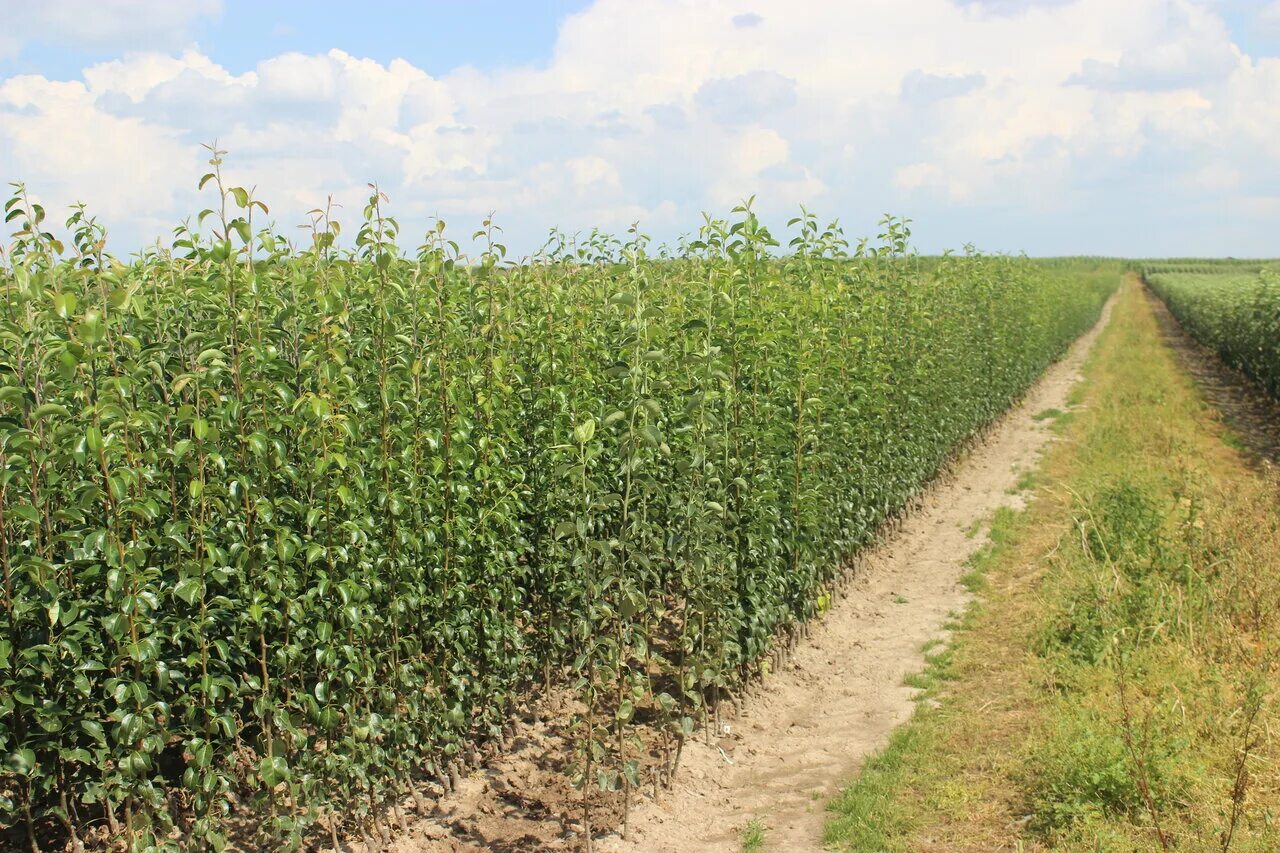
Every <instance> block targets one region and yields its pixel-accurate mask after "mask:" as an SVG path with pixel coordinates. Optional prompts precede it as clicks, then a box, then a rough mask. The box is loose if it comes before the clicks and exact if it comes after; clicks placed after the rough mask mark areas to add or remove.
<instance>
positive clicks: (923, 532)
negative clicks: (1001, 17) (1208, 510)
mask: <svg viewBox="0 0 1280 853" xmlns="http://www.w3.org/2000/svg"><path fill="white" fill-rule="evenodd" d="M1110 309H1111V305H1110V304H1108V306H1107V308H1106V310H1105V311H1104V314H1103V318H1102V320H1100V321H1099V323H1098V325H1097V326H1096V327H1095V328H1094V329H1092V330H1091V331H1089V332H1088V333H1087V334H1085V335H1084V336H1083V337H1082V338H1081V339H1080V340H1079V341H1077V342H1076V343H1075V344H1074V345H1073V346H1072V348H1071V350H1070V352H1069V353H1068V354H1067V356H1066V357H1065V358H1063V359H1062V360H1061V361H1059V362H1058V363H1057V364H1055V365H1053V366H1052V367H1050V368H1049V370H1048V371H1047V372H1046V373H1045V375H1044V377H1043V378H1042V379H1041V380H1040V381H1039V382H1038V383H1037V384H1036V385H1035V387H1034V388H1032V390H1031V391H1030V393H1028V395H1027V396H1026V398H1025V399H1024V400H1023V401H1022V403H1021V404H1020V405H1019V406H1017V408H1015V409H1014V410H1013V411H1011V412H1010V413H1009V414H1007V415H1006V416H1005V417H1004V418H1003V419H1002V420H1001V421H1000V422H999V423H998V424H997V425H996V426H995V427H993V429H992V430H991V432H990V433H989V434H988V436H987V438H986V440H985V441H983V442H982V443H981V444H980V445H978V446H977V447H975V448H974V449H973V450H972V451H971V452H970V453H969V454H968V455H967V456H966V457H965V458H963V459H961V460H960V461H959V462H958V463H956V465H955V466H954V467H953V470H952V471H951V472H950V474H949V476H947V477H945V478H944V479H943V480H941V481H940V482H939V483H938V484H937V485H935V486H934V487H933V488H931V489H930V490H929V491H928V494H927V495H926V496H925V499H924V505H923V507H922V508H920V509H919V510H918V511H916V512H915V513H914V514H913V515H911V516H910V517H909V518H908V519H907V520H906V522H905V523H904V524H903V526H902V528H901V530H899V531H898V532H897V533H896V534H895V535H892V536H890V537H889V539H888V540H887V541H886V542H885V543H884V544H883V545H881V546H879V547H878V548H875V549H873V551H872V552H870V553H869V554H867V555H866V556H865V557H864V559H863V565H862V569H861V570H860V572H859V577H858V579H857V580H855V581H854V583H853V584H852V585H851V586H850V588H849V589H848V590H847V591H846V593H847V594H846V596H845V597H844V598H843V599H841V600H840V601H839V602H838V603H836V604H835V605H834V606H833V607H832V609H831V611H830V612H828V613H827V614H826V616H825V617H824V618H823V619H822V620H821V621H820V622H819V623H818V624H817V625H815V626H814V628H813V631H812V633H811V634H810V636H809V638H808V639H807V640H806V641H804V642H802V643H801V645H800V646H799V647H798V648H797V650H796V652H795V654H794V655H793V656H792V658H791V660H790V661H789V662H788V664H787V665H786V666H785V667H783V669H782V670H781V671H780V672H778V673H776V674H774V675H773V676H771V677H770V678H769V679H768V680H767V681H766V683H765V684H764V685H763V687H762V688H760V689H759V690H757V691H756V693H755V695H754V696H753V697H750V698H748V699H747V700H746V701H745V702H744V704H743V707H742V710H741V712H740V716H739V718H738V719H737V720H735V721H732V722H731V724H730V732H729V733H728V734H727V735H725V736H724V737H722V738H721V739H720V740H719V742H718V743H716V744H713V745H707V744H706V743H705V742H703V741H701V740H699V741H697V742H696V743H694V744H691V745H690V746H687V747H686V757H685V760H684V761H683V762H682V765H681V768H680V772H679V773H678V774H677V778H676V781H675V784H674V786H673V788H672V789H671V790H670V791H668V792H664V793H663V795H662V797H661V800H660V801H658V802H654V801H653V800H646V801H645V802H644V803H642V804H641V805H639V807H638V808H637V809H636V813H635V815H634V816H633V821H632V838H631V840H630V841H627V842H624V841H622V840H621V839H619V838H617V837H616V836H615V837H612V838H609V839H605V840H603V841H601V842H600V843H599V844H597V849H599V850H604V851H631V850H645V851H718V850H724V851H737V850H739V849H741V834H742V829H743V827H744V826H745V825H746V824H747V823H748V821H750V820H752V819H758V820H760V821H761V822H762V823H763V824H764V827H765V830H766V837H767V841H766V845H765V847H766V849H771V850H787V851H801V850H819V849H821V846H820V845H821V837H822V827H823V823H824V816H825V812H824V804H825V802H826V801H827V800H828V799H829V798H830V797H831V796H832V795H834V794H835V793H836V792H837V791H838V790H839V787H840V785H841V784H842V783H844V782H847V781H848V780H849V778H850V776H852V774H853V773H854V772H855V771H856V770H857V768H858V766H859V765H860V764H861V763H862V761H863V760H864V759H865V758H866V757H867V756H868V755H869V754H871V753H872V752H874V751H875V750H877V749H879V748H880V747H882V746H884V745H885V743H886V742H887V740H888V737H889V734H890V732H891V731H892V730H893V728H894V727H895V726H897V725H899V724H900V723H902V722H904V721H905V720H906V719H907V718H908V717H909V716H910V715H911V712H912V708H913V704H912V699H913V696H914V695H915V693H916V691H915V690H914V689H912V688H910V687H906V686H904V685H903V679H904V678H905V677H906V676H907V675H909V674H911V673H915V672H919V671H920V670H921V669H922V668H923V666H924V653H923V651H922V647H923V646H924V645H925V644H926V643H927V642H928V641H930V640H932V639H935V638H939V637H942V636H943V635H944V625H945V623H946V622H947V620H948V617H949V616H950V615H951V614H953V613H956V612H957V611H959V610H960V609H961V608H962V607H963V606H964V605H965V603H966V602H967V601H968V599H969V594H968V593H967V591H966V590H965V588H964V587H963V586H962V585H961V584H960V578H961V576H962V575H963V574H964V572H965V570H966V566H965V564H966V561H967V560H968V558H969V557H970V556H971V555H972V554H973V552H974V551H976V550H977V549H978V548H979V547H980V546H981V545H982V544H983V543H984V541H985V538H986V537H985V531H984V532H982V533H980V534H978V535H972V531H973V530H974V528H975V526H977V525H980V524H982V523H983V522H984V521H985V520H987V519H989V518H990V516H991V515H992V514H993V513H994V511H995V510H996V509H997V508H998V507H1005V506H1007V507H1018V506H1020V505H1021V504H1022V498H1021V496H1020V495H1018V494H1017V491H1018V482H1019V479H1020V477H1021V475H1022V474H1023V473H1024V472H1026V471H1028V470H1030V469H1032V468H1033V466H1034V465H1035V464H1036V461H1037V457H1038V456H1039V454H1040V452H1041V450H1042V449H1043V448H1044V446H1045V445H1046V444H1047V443H1048V442H1050V441H1051V440H1052V439H1053V435H1054V434H1053V432H1052V431H1051V430H1050V428H1049V425H1050V423H1051V420H1050V419H1043V420H1037V419H1036V418H1035V415H1036V414H1037V413H1040V412H1043V411H1045V410H1046V409H1061V410H1066V409H1067V399H1068V394H1069V392H1070V390H1071V388H1072V386H1073V385H1074V384H1075V383H1076V381H1077V380H1078V379H1079V376H1080V369H1081V367H1082V365H1083V363H1084V360H1085V357H1086V356H1087V355H1088V352H1089V350H1090V348H1091V346H1092V345H1093V342H1094V340H1096V338H1097V336H1098V334H1099V332H1100V331H1101V329H1102V327H1103V326H1104V325H1105V323H1106V320H1107V318H1108V317H1109V315H1110Z"/></svg>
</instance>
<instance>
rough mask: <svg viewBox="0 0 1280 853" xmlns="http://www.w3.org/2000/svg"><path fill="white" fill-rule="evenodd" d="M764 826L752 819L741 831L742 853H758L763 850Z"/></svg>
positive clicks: (757, 819) (756, 819) (757, 820)
mask: <svg viewBox="0 0 1280 853" xmlns="http://www.w3.org/2000/svg"><path fill="white" fill-rule="evenodd" d="M764 841H765V832H764V824H763V823H761V822H760V819H759V818H753V819H752V820H751V822H750V823H748V824H747V825H746V827H744V828H743V830H742V853H760V851H761V850H764Z"/></svg>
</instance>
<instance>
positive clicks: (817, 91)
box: [0, 0, 1280, 253]
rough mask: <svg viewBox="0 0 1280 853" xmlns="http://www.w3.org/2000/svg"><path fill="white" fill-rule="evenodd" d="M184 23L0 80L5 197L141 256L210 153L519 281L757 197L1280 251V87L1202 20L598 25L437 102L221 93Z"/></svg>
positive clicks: (352, 81)
mask: <svg viewBox="0 0 1280 853" xmlns="http://www.w3.org/2000/svg"><path fill="white" fill-rule="evenodd" d="M110 2H112V3H124V2H126V0H110ZM133 2H143V0H133ZM54 5H55V6H56V5H58V4H54ZM162 5H166V6H167V5H169V4H162ZM173 5H174V6H180V5H181V6H183V8H184V12H183V15H185V17H183V15H179V14H178V12H169V13H167V14H170V15H171V16H172V17H171V23H170V24H168V25H166V27H167V30H166V32H170V33H176V34H177V35H176V36H174V38H175V39H177V42H175V46H173V47H171V48H167V49H164V50H144V51H140V52H133V53H122V54H121V55H120V56H119V57H118V58H116V59H113V60H112V61H109V62H104V63H100V64H97V65H94V66H92V67H89V68H86V69H85V70H84V71H83V73H82V74H81V75H80V77H79V79H76V80H72V81H62V82H59V81H52V80H47V79H44V78H42V77H38V76H27V77H14V78H11V79H9V80H4V81H0V164H3V167H4V168H5V171H8V172H11V173H12V176H13V177H22V178H25V179H26V180H27V181H28V182H29V183H30V184H32V186H33V187H34V188H35V189H37V190H38V191H40V192H41V193H42V194H43V195H44V196H46V197H47V199H48V200H50V201H56V202H65V201H70V200H73V199H76V198H84V200H86V201H88V202H90V204H91V205H92V206H94V207H96V208H97V209H99V210H101V211H102V212H104V213H110V215H111V216H112V217H113V218H115V219H117V220H118V225H120V228H119V229H118V236H120V233H119V232H123V236H124V237H125V238H126V239H134V240H137V241H142V240H145V239H148V238H150V237H152V236H154V234H155V233H160V232H162V231H163V230H164V228H163V227H162V226H163V225H166V224H168V223H171V222H173V221H176V219H177V218H179V216H181V215H182V214H184V213H186V212H189V211H191V210H194V209H198V207H199V206H202V205H201V204H200V202H199V201H198V199H196V198H195V195H194V187H193V182H194V179H195V178H196V177H198V175H199V173H200V171H201V168H200V163H199V160H200V152H199V148H198V143H199V142H202V141H208V140H211V139H213V138H214V137H217V138H218V139H219V141H220V144H221V145H222V147H225V148H228V149H230V150H231V152H232V153H231V157H230V159H229V166H228V168H229V169H230V170H231V172H232V174H233V179H234V180H236V181H238V182H242V183H244V184H246V185H253V184H256V185H257V186H258V191H259V194H260V195H261V196H262V197H264V198H266V199H267V200H268V201H269V202H273V204H272V211H273V215H275V216H276V217H277V218H278V220H279V221H280V223H281V225H282V226H288V225H292V224H295V223H296V222H297V221H300V219H301V216H302V213H303V212H304V211H305V210H307V209H309V208H310V207H313V206H315V205H316V204H318V203H321V202H323V200H324V198H325V196H326V195H327V194H329V193H333V194H335V196H336V197H337V198H338V199H339V201H342V202H345V203H346V210H347V211H348V215H352V214H351V213H350V211H353V210H359V207H360V197H361V195H362V194H363V193H364V192H365V189H364V184H365V182H366V181H369V180H376V181H378V182H379V184H380V185H381V186H382V187H383V188H384V189H385V190H386V191H387V192H389V193H390V195H391V196H392V200H393V205H394V206H395V207H396V209H397V210H398V211H400V212H401V214H402V216H401V218H402V221H403V222H404V223H405V224H406V228H407V231H409V232H410V233H411V232H412V229H414V228H417V227H424V226H425V224H426V221H427V220H428V218H429V217H430V216H432V215H434V214H440V215H442V216H445V217H446V218H448V219H450V220H456V219H457V218H458V217H461V218H463V219H464V220H468V224H471V223H472V222H473V221H474V218H475V217H477V216H479V215H483V214H485V213H488V212H489V211H490V210H497V212H498V219H499V222H500V223H503V224H504V225H505V226H506V238H507V241H508V243H509V244H510V245H511V246H512V247H513V249H514V250H516V251H517V252H523V251H528V250H531V249H533V248H536V247H537V246H538V245H540V244H541V241H542V236H543V234H544V233H545V229H546V227H548V226H550V225H553V224H560V225H562V226H565V227H566V228H569V229H571V230H572V229H575V228H587V227H591V226H593V225H604V226H608V227H620V226H625V225H627V224H630V222H632V221H635V220H637V219H639V220H640V221H641V223H642V225H645V226H646V227H648V228H651V229H652V230H653V231H654V232H655V233H656V234H657V235H658V236H659V237H661V238H663V239H672V238H674V237H675V236H676V235H677V234H678V233H679V232H680V231H681V230H684V229H688V228H694V227H696V226H697V224H698V222H699V221H700V220H699V216H698V213H699V211H700V210H704V209H712V210H719V211H723V210H724V209H725V208H726V207H727V206H729V205H732V204H735V203H737V202H738V201H739V200H741V199H743V198H745V197H747V196H750V195H752V194H758V205H759V206H760V209H761V211H762V212H763V213H765V214H766V215H774V216H777V217H778V218H782V217H785V216H787V215H789V214H790V213H791V212H792V211H794V207H795V205H796V204H798V203H800V202H806V203H809V204H810V205H811V206H816V207H817V208H818V209H819V211H820V212H822V213H823V214H824V215H828V214H829V215H833V216H835V215H839V216H842V217H844V218H845V219H846V220H847V221H850V223H851V227H852V228H855V229H860V228H864V226H863V225H862V224H860V223H867V222H870V223H874V219H875V217H876V216H878V215H879V214H880V213H882V212H884V211H885V210H895V211H899V212H903V213H908V214H910V215H913V216H915V217H916V219H917V220H918V221H919V222H921V223H922V224H928V223H930V222H933V223H936V225H935V228H936V232H937V233H938V234H940V235H941V236H940V237H939V239H940V240H944V239H945V240H947V241H949V242H951V243H952V244H953V245H954V244H956V243H958V242H963V241H968V240H973V241H976V242H978V243H979V244H986V245H991V243H992V241H991V240H990V239H989V238H988V235H989V234H998V235H1000V236H1001V237H1002V238H1007V239H1008V240H1009V241H1011V242H1010V243H1009V244H1007V245H1003V246H998V245H997V246H994V247H995V248H1013V249H1017V248H1028V249H1031V250H1033V251H1034V250H1036V249H1037V248H1048V249H1049V250H1054V251H1056V250H1065V249H1067V248H1069V247H1068V246H1066V245H1064V244H1063V242H1062V235H1063V233H1065V232H1064V231H1063V230H1062V229H1057V230H1055V229H1051V228H1045V227H1044V223H1046V222H1052V221H1061V222H1071V223H1075V224H1074V225H1073V226H1072V227H1073V228H1075V229H1076V231H1077V232H1079V233H1080V234H1081V235H1082V236H1081V238H1080V239H1081V241H1082V245H1079V246H1076V247H1075V248H1078V249H1080V250H1082V251H1132V249H1125V248H1123V247H1118V246H1109V245H1106V244H1105V243H1101V244H1100V243H1089V242H1085V240H1084V236H1083V235H1084V232H1085V230H1086V229H1089V228H1090V227H1092V226H1091V223H1094V222H1100V223H1101V222H1102V221H1103V220H1102V219H1100V218H1099V217H1097V216H1096V215H1095V213H1094V211H1095V210H1096V209H1097V208H1099V207H1102V206H1105V207H1106V208H1107V209H1108V210H1111V209H1114V208H1116V207H1117V200H1119V199H1122V198H1132V199H1133V200H1134V202H1133V203H1134V204H1135V205H1136V206H1137V207H1138V208H1139V210H1138V211H1136V212H1140V213H1142V214H1144V215H1152V216H1156V217H1159V216H1162V215H1166V211H1167V209H1170V208H1171V207H1172V206H1173V205H1172V202H1174V201H1176V202H1177V205H1178V206H1179V207H1178V209H1181V210H1184V211H1185V210H1187V209H1194V205H1195V204H1196V199H1197V198H1200V197H1208V196H1210V195H1212V197H1213V198H1214V199H1217V200H1218V202H1217V203H1220V202H1221V201H1222V199H1230V198H1239V199H1241V206H1240V210H1241V211H1243V212H1244V213H1242V216H1243V217H1245V221H1244V222H1243V224H1241V226H1240V233H1241V234H1242V235H1244V236H1245V237H1246V238H1247V239H1254V240H1257V241H1259V242H1261V241H1263V240H1264V239H1269V237H1268V236H1266V235H1269V234H1271V233H1274V230H1275V225H1276V223H1275V221H1274V214H1273V213H1268V212H1267V211H1269V210H1271V209H1272V208H1271V207H1269V206H1268V204H1267V203H1266V202H1265V201H1258V199H1263V200H1265V199H1269V198H1274V197H1277V196H1280V186H1271V185H1267V184H1265V182H1263V181H1261V179H1260V178H1259V177H1257V176H1259V175H1265V174H1277V172H1278V170H1280V59H1275V58H1270V57H1263V56H1249V55H1247V54H1246V53H1244V52H1243V51H1242V50H1241V49H1240V48H1239V47H1238V46H1237V45H1236V44H1235V43H1234V40H1233V38H1232V34H1231V32H1230V31H1229V30H1228V28H1227V27H1226V25H1225V24H1224V23H1223V21H1222V19H1221V18H1220V16H1219V13H1218V11H1217V10H1216V8H1215V6H1214V5H1213V4H1212V3H1210V2H1207V0H1205V2H1200V1H1199V0H1126V2H1125V3H1123V4H1117V3H1115V2H1114V0H1040V1H1039V2H1020V3H1012V2H1005V0H860V2H859V3H856V4H796V3H794V2H791V0H757V1H756V2H753V3H752V6H751V7H750V9H749V10H747V11H744V10H743V8H742V5H741V4H740V3H738V2H736V0H653V2H652V3H651V4H648V5H646V6H645V7H644V8H643V9H641V8H639V7H637V6H636V4H634V3H633V2H630V0H597V2H595V3H594V4H593V5H591V6H590V7H588V8H587V9H584V10H583V11H581V12H579V13H577V14H574V15H572V16H569V17H568V18H567V19H565V21H564V22H563V24H562V26H561V29H560V32H559V35H558V38H557V41H556V44H555V46H554V49H553V51H552V52H551V55H550V57H549V59H548V60H547V61H545V62H543V63H540V64H538V65H536V66H528V67H523V66H522V67H511V68H501V69H497V70H488V71H483V70H478V69H475V68H470V67H464V68H459V69H456V70H454V71H452V72H450V73H448V74H444V75H433V74H429V73H427V72H426V71H424V70H423V69H421V68H419V67H417V66H415V65H414V64H412V63H410V62H408V61H405V60H394V61H390V62H379V61H374V60H372V59H369V58H366V57H360V56H356V55H352V54H350V53H347V52H344V51H343V50H340V49H333V50H328V51H326V52H319V53H306V54H303V53H287V54H282V55H279V56H274V57H265V58H263V59H262V60H261V61H260V62H258V63H257V65H256V66H254V67H253V68H251V69H249V70H246V71H244V72H243V73H232V72H230V71H228V70H227V69H226V68H223V67H221V66H220V65H218V64H217V63H216V62H214V61H213V60H211V59H210V58H209V57H208V56H206V55H205V54H203V53H201V52H200V51H199V50H198V49H196V48H194V47H190V46H186V45H187V43H186V42H185V41H182V38H183V34H184V33H185V32H186V30H187V29H188V28H189V27H190V26H191V22H192V21H193V20H195V16H196V15H197V13H196V12H191V10H192V9H196V10H203V11H199V14H203V15H208V14H215V13H216V3H213V2H212V0H207V2H205V3H203V4H202V3H192V4H173ZM33 8H34V5H33ZM64 8H65V7H64ZM188 13H190V14H188ZM25 14H27V15H28V17H30V16H33V15H35V14H37V13H36V12H28V13H25ZM28 29H29V27H28ZM24 32H25V31H24ZM69 32H71V31H70V30H65V31H64V36H61V37H65V38H71V37H72V36H71V35H65V33H69ZM24 38H25V36H24ZM184 188H186V189H184ZM1197 193H1198V194H1200V195H1199V196H1197V195H1196V194H1197ZM1246 199H1252V201H1249V202H1248V203H1246ZM976 209H980V210H982V211H983V212H984V214H985V216H983V217H975V216H974V215H973V211H974V210H976ZM1268 216H1270V217H1273V218H1272V219H1270V220H1267V219H1266V217H1268ZM860 217H861V218H860ZM1249 217H1252V218H1249ZM1193 222H1194V217H1192V216H1186V215H1184V216H1183V217H1182V218H1181V219H1180V220H1179V221H1178V223H1180V224H1178V223H1175V224H1178V227H1182V228H1184V230H1185V229H1189V228H1190V227H1191V226H1190V225H1188V224H1187V223H1193ZM979 227H982V229H983V230H982V231H979V230H977V229H978V228H979ZM864 230H865V229H864ZM1114 230H1115V229H1106V230H1105V231H1104V230H1103V227H1102V225H1101V224H1100V225H1099V226H1098V234H1101V235H1102V237H1103V238H1104V239H1111V237H1110V236H1109V235H1111V233H1112V232H1113V231H1114ZM1151 233H1153V234H1157V235H1160V239H1167V240H1168V241H1169V242H1168V244H1169V245H1170V246H1177V247H1179V248H1182V244H1183V237H1184V236H1185V233H1183V234H1180V233H1179V232H1177V231H1176V229H1175V228H1173V227H1172V226H1171V227H1170V228H1169V229H1168V230H1167V232H1166V231H1164V230H1161V229H1152V230H1151ZM1166 233H1167V237H1166ZM920 234H921V236H922V238H923V244H924V245H926V247H935V248H936V247H940V246H938V245H937V244H933V245H932V246H931V245H930V243H929V236H928V231H927V230H926V229H922V230H921V232H920ZM984 238H985V239H984ZM1054 240H1058V241H1059V242H1056V243H1055V242H1053V241H1054ZM1187 248H1190V247H1187ZM1157 250H1158V247H1156V246H1150V247H1145V248H1143V251H1151V252H1155V251H1157ZM1233 250H1234V251H1237V252H1239V253H1242V252H1243V251H1244V248H1234V247H1233Z"/></svg>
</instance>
